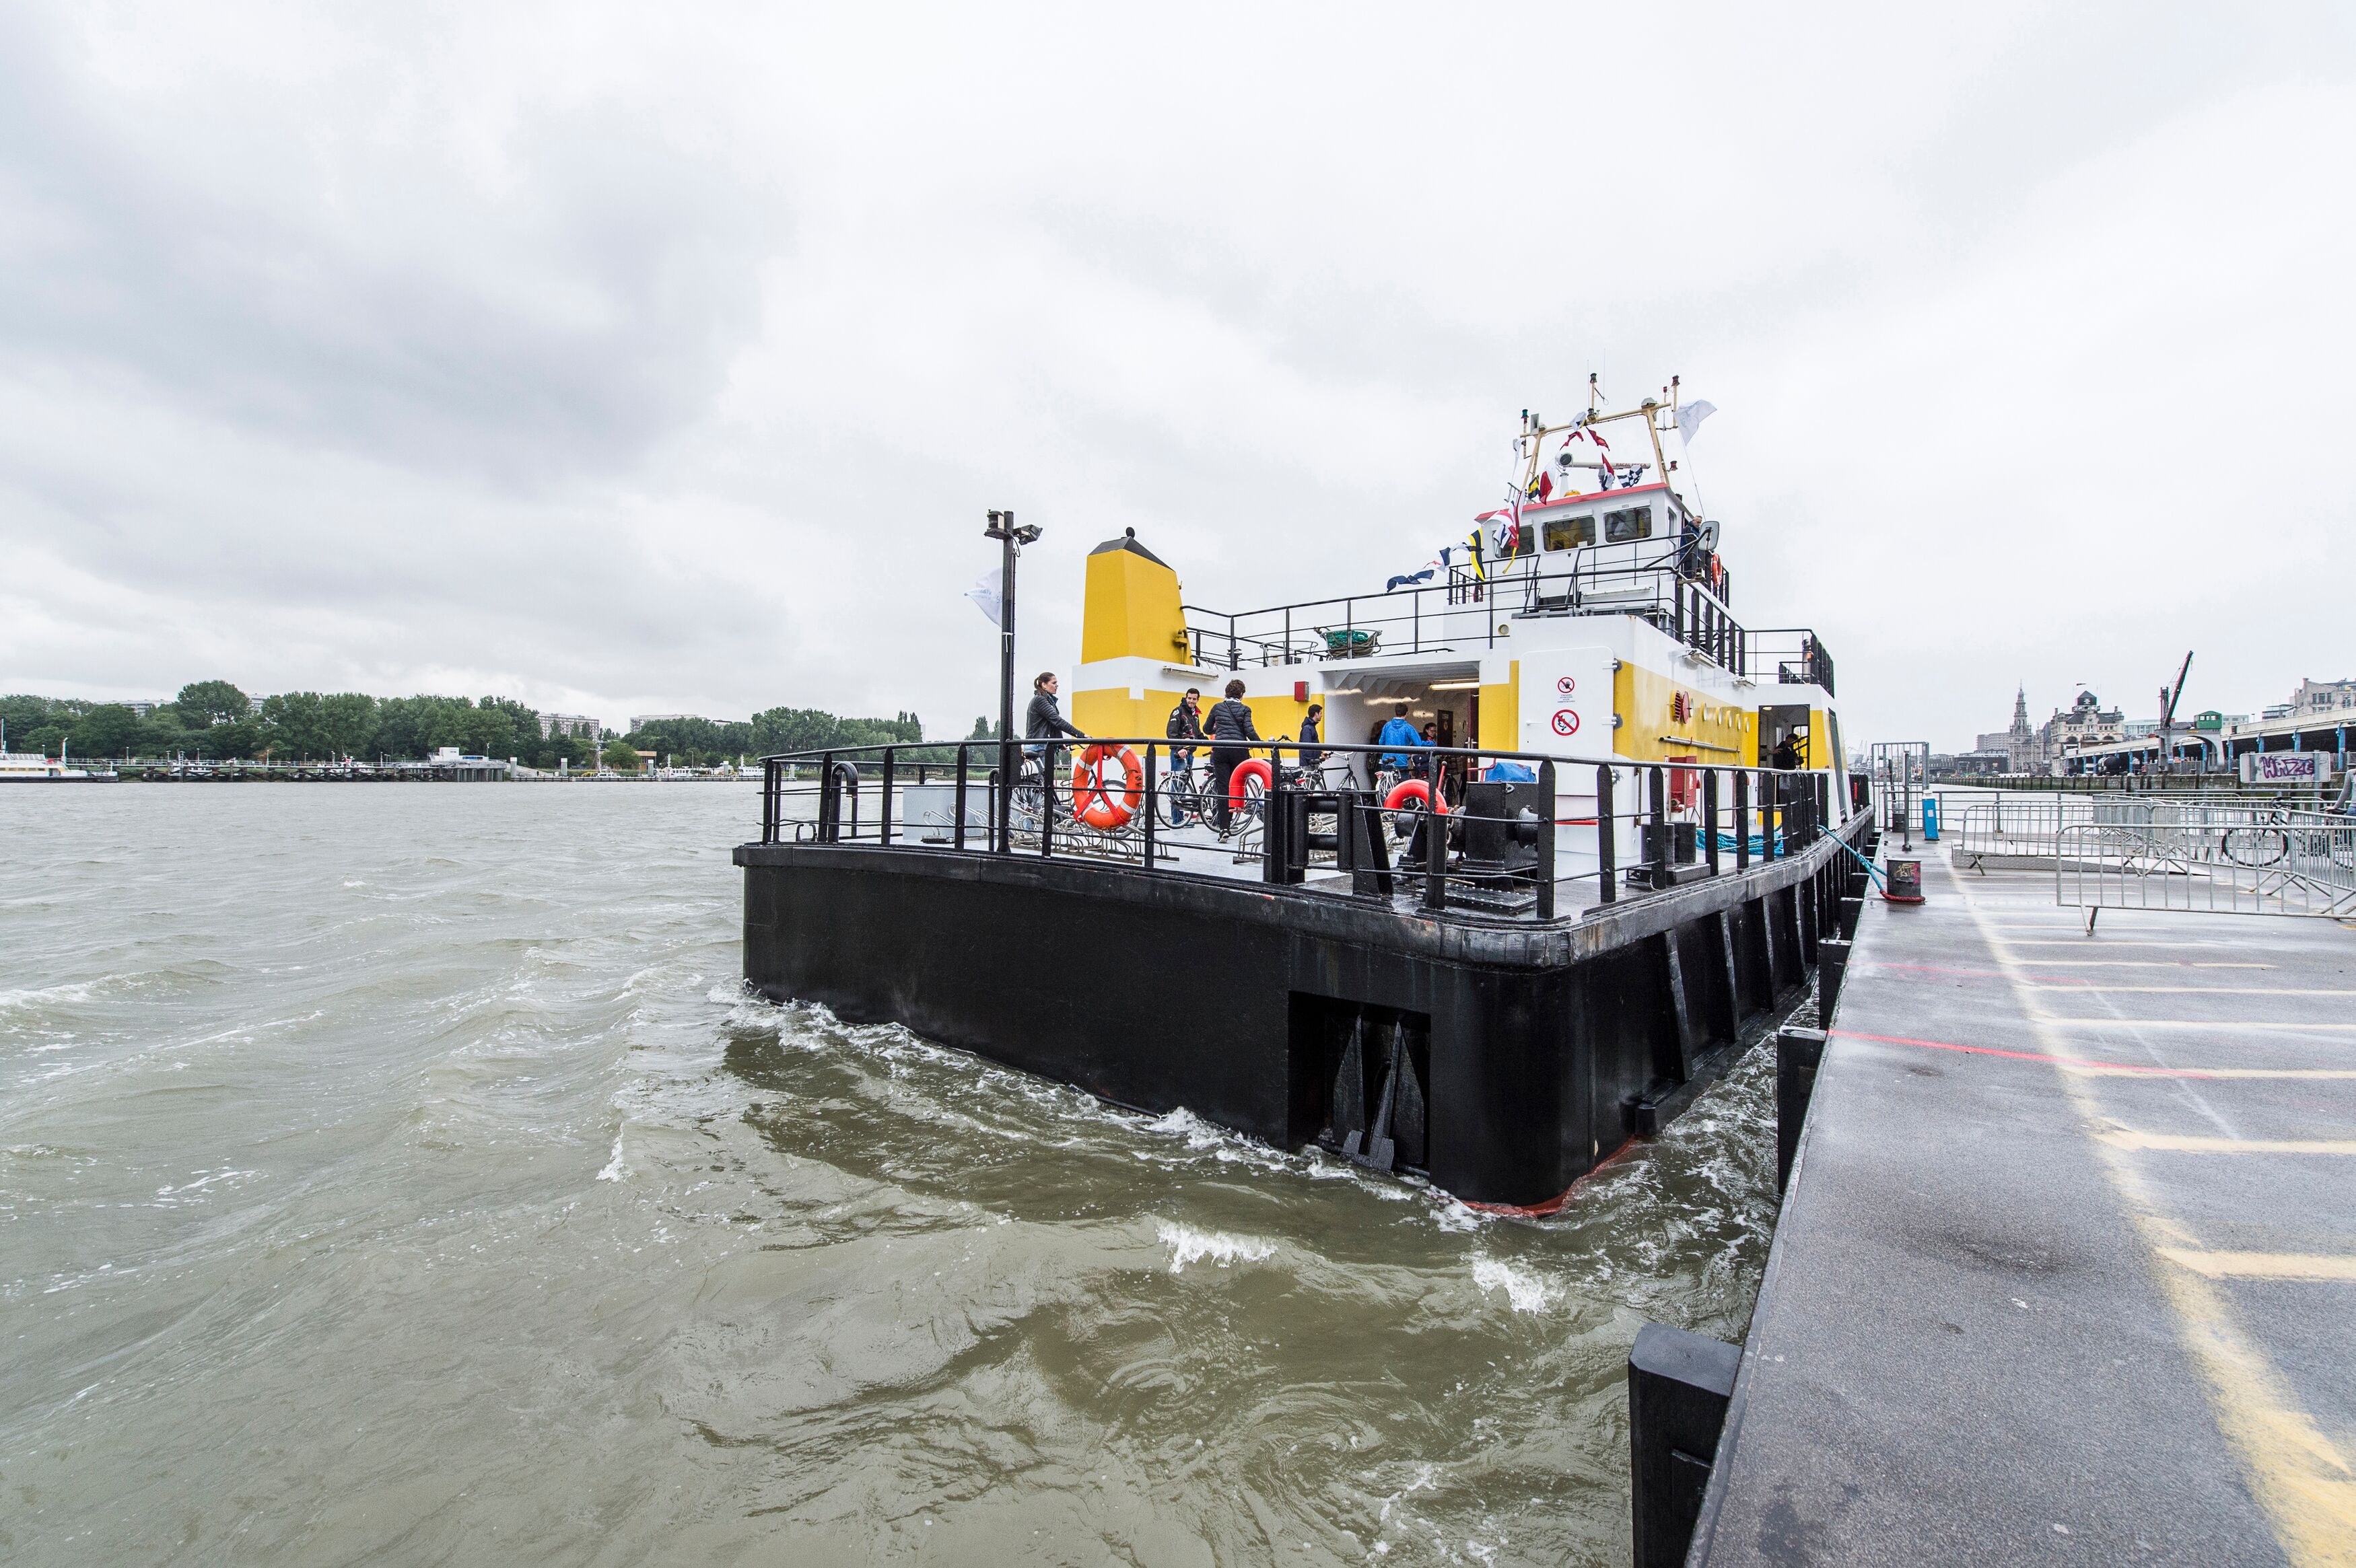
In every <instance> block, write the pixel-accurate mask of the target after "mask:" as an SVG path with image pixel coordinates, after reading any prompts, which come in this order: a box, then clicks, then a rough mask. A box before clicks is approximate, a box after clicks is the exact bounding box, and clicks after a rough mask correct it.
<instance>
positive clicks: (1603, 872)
mask: <svg viewBox="0 0 2356 1568" xmlns="http://www.w3.org/2000/svg"><path fill="white" fill-rule="evenodd" d="M1618 849H1619V846H1618V845H1617V844H1615V843H1614V842H1613V841H1612V770H1611V769H1610V768H1609V767H1599V768H1597V769H1596V770H1595V884H1596V899H1597V901H1599V902H1601V903H1610V902H1611V901H1612V900H1614V899H1616V898H1618V897H1619V896H1620V890H1619V887H1618V886H1617V884H1618V882H1619V880H1620V868H1619V866H1618V865H1617V864H1616V863H1615V862H1616V860H1617V858H1618Z"/></svg>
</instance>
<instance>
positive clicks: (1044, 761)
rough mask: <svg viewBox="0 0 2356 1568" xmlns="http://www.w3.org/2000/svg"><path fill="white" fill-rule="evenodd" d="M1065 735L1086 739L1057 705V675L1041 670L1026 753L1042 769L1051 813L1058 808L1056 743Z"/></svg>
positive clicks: (1027, 720) (1026, 721)
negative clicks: (1056, 805)
mask: <svg viewBox="0 0 2356 1568" xmlns="http://www.w3.org/2000/svg"><path fill="white" fill-rule="evenodd" d="M1066 735H1068V736H1070V737H1071V738H1072V739H1073V740H1076V741H1085V740H1087V736H1086V735H1084V734H1082V733H1081V732H1080V731H1079V728H1078V727H1077V726H1076V725H1074V724H1072V723H1071V722H1069V721H1068V720H1066V719H1065V717H1064V710H1063V709H1061V708H1059V707H1057V706H1056V704H1055V671H1054V670H1042V671H1040V673H1039V678H1038V679H1036V680H1034V681H1033V682H1032V683H1031V707H1030V709H1029V711H1028V712H1026V713H1024V714H1023V740H1024V741H1028V742H1030V743H1029V744H1028V745H1026V746H1024V747H1023V751H1024V752H1028V753H1029V754H1030V756H1031V759H1032V760H1033V762H1035V763H1037V764H1038V766H1039V784H1040V787H1041V788H1042V789H1043V790H1044V791H1045V794H1046V800H1045V803H1044V804H1045V805H1046V808H1047V809H1048V810H1049V811H1053V810H1055V741H1056V740H1057V738H1058V737H1060V736H1066Z"/></svg>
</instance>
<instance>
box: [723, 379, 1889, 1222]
mask: <svg viewBox="0 0 2356 1568" xmlns="http://www.w3.org/2000/svg"><path fill="white" fill-rule="evenodd" d="M1697 408H1702V409H1706V405H1689V406H1688V407H1687V408H1684V409H1680V408H1679V407H1678V406H1677V405H1676V401H1675V399H1674V395H1673V394H1672V395H1671V396H1669V397H1667V398H1665V399H1663V400H1645V401H1644V402H1642V403H1640V404H1639V405H1637V406H1636V407H1634V408H1633V409H1627V410H1623V411H1616V412H1612V411H1604V410H1603V409H1601V407H1599V406H1598V405H1597V403H1596V402H1595V400H1593V398H1592V397H1591V396H1590V406H1589V407H1588V408H1587V410H1585V411H1583V412H1581V413H1580V415H1579V416H1577V417H1576V418H1574V419H1572V420H1569V421H1564V422H1560V423H1556V424H1548V423H1547V422H1546V421H1544V420H1542V419H1540V418H1538V417H1537V416H1536V415H1533V414H1529V413H1525V414H1524V415H1523V419H1522V426H1521V430H1520V432H1519V433H1518V435H1517V437H1516V440H1515V464H1516V465H1515V473H1514V475H1513V476H1512V479H1511V481H1510V488H1509V490H1508V493H1507V495H1506V497H1505V501H1504V502H1503V504H1502V505H1499V506H1496V507H1491V508H1489V509H1487V510H1485V511H1483V512H1480V513H1479V514H1477V515H1476V516H1475V517H1473V518H1472V522H1471V526H1470V530H1469V532H1468V533H1466V534H1465V535H1463V536H1462V537H1461V539H1453V540H1451V543H1450V544H1448V545H1447V546H1445V547H1443V548H1442V549H1440V550H1439V551H1437V552H1435V554H1434V556H1433V558H1432V559H1431V560H1429V561H1428V562H1426V563H1424V564H1423V565H1422V566H1420V567H1419V568H1418V569H1416V570H1414V571H1408V572H1405V573H1399V574H1395V575H1390V576H1389V577H1388V578H1387V582H1386V586H1385V587H1384V588H1383V589H1382V590H1381V591H1379V592H1372V591H1370V592H1359V593H1354V594H1348V595H1344V596H1341V597H1332V598H1320V599H1309V600H1297V601H1293V602H1290V603H1280V604H1276V605H1273V606H1270V607H1268V608H1265V609H1258V610H1253V611H1248V612H1233V613H1230V612H1226V611H1215V610H1209V609H1205V608H1204V607H1202V606H1199V605H1194V604H1189V603H1186V602H1185V600H1184V596H1183V592H1182V591H1181V589H1180V586H1179V580H1178V576H1177V573H1176V571H1174V570H1173V568H1172V567H1171V566H1170V565H1169V564H1168V563H1167V562H1165V561H1163V560H1162V559H1161V558H1160V557H1159V556H1157V555H1155V554H1154V553H1153V551H1152V550H1151V549H1150V548H1149V547H1148V546H1147V545H1145V544H1144V543H1143V542H1141V540H1140V539H1138V538H1137V537H1136V535H1135V533H1134V532H1133V531H1132V532H1130V533H1128V534H1125V535H1124V536H1123V537H1121V538H1119V539H1110V540H1108V541H1106V542H1105V543H1103V544H1101V545H1099V546H1098V547H1097V549H1095V550H1093V551H1092V552H1091V553H1090V554H1089V556H1088V558H1087V568H1086V581H1085V582H1084V584H1083V595H1084V599H1083V610H1084V613H1083V617H1082V634H1081V645H1080V648H1079V650H1078V654H1079V658H1078V661H1077V664H1076V667H1075V668H1074V673H1073V679H1072V683H1071V684H1072V688H1073V699H1072V719H1073V720H1074V722H1075V723H1076V725H1077V726H1078V728H1079V729H1081V730H1083V731H1086V732H1087V739H1086V741H1083V742H1081V743H1078V744H1066V743H1064V742H1061V741H1057V742H1055V743H1051V744H1025V743H1023V742H1018V741H968V742H962V743H956V744H953V745H951V746H937V747H933V748H923V747H912V746H898V747H868V748H857V749H849V750H839V751H833V752H809V753H801V754H796V755H791V756H779V757H773V758H767V759H765V760H764V767H765V770H766V771H765V784H764V805H763V818H762V832H761V838H760V840H759V841H758V842H755V843H748V844H744V845H742V846H740V847H739V848H738V849H737V851H736V860H737V863H738V864H739V865H741V866H743V867H744V869H745V908H744V965H745V976H746V979H747V980H748V981H749V982H750V983H751V984H752V985H753V986H755V987H756V988H758V989H760V990H761V991H763V992H764V993H766V994H767V995H770V996H772V997H778V998H803V999H808V1000H812V1001H817V1002H821V1003H823V1004H825V1005H826V1006H828V1007H830V1008H833V1009H834V1010H835V1011H836V1012H837V1013H838V1014H840V1015H841V1016H843V1017H846V1018H849V1019H854V1020H860V1021H880V1020H892V1021H897V1022H901V1023H904V1024H906V1025H907V1026H908V1027H910V1028H912V1029H916V1030H918V1031H920V1032H922V1033H924V1034H926V1035H927V1036H930V1037H932V1038H935V1039H937V1040H942V1041H944V1042H946V1043H949V1044H952V1045H957V1046H961V1047H964V1048H966V1049H969V1050H972V1051H976V1052H978V1053H980V1054H981V1055H984V1056H987V1057H990V1058H991V1059H993V1060H996V1061H1003V1062H1007V1063H1010V1064H1012V1065H1014V1066H1018V1067H1022V1068H1024V1069H1027V1070H1029V1071H1032V1072H1038V1073H1041V1074H1043V1075H1045V1076H1048V1077H1052V1078H1057V1079H1061V1080H1064V1081H1066V1082H1068V1083H1076V1084H1077V1085H1079V1086H1081V1087H1083V1088H1086V1089H1088V1090H1090V1091H1091V1092H1093V1093H1097V1094H1098V1095H1100V1096H1102V1097H1104V1098H1105V1099H1108V1100H1110V1101H1113V1102H1115V1103H1118V1104H1124V1105H1128V1106H1131V1107H1134V1108H1137V1109H1140V1110H1142V1111H1147V1112H1151V1113H1155V1114H1160V1113H1164V1112H1168V1111H1172V1110H1175V1109H1178V1108H1180V1107H1182V1106H1183V1107H1184V1108H1186V1109H1189V1110H1191V1111H1193V1112H1194V1114H1196V1115H1201V1116H1203V1117H1205V1119H1207V1120H1210V1121H1214V1122H1216V1123H1219V1124H1221V1125H1226V1126H1229V1127H1232V1128H1236V1129H1237V1130H1239V1131H1242V1132H1245V1133H1248V1134H1250V1135H1252V1136H1258V1137H1261V1138H1264V1139H1266V1140H1267V1141H1269V1142H1270V1143H1272V1144H1276V1145H1279V1146H1281V1147H1301V1146H1305V1145H1316V1146H1321V1147H1326V1148H1329V1149H1331V1150H1333V1152H1334V1153H1336V1154H1338V1155H1340V1156H1342V1157H1346V1158H1349V1159H1352V1160H1355V1161H1358V1162H1360V1163H1365V1164H1368V1165H1372V1166H1374V1167H1376V1168H1382V1169H1388V1170H1401V1171H1407V1172H1411V1173H1415V1174H1419V1175H1421V1176H1424V1177H1427V1178H1428V1179H1430V1180H1431V1181H1432V1182H1434V1183H1435V1184H1436V1185H1438V1186H1440V1187H1442V1188H1444V1189H1447V1190H1449V1191H1451V1192H1453V1193H1455V1194H1456V1195H1458V1196H1459V1197H1462V1198H1464V1199H1466V1200H1472V1201H1480V1202H1487V1203H1493V1204H1499V1205H1506V1206H1531V1205H1543V1204H1545V1203H1547V1202H1550V1201H1552V1200H1556V1199H1558V1197H1559V1195H1560V1194H1562V1193H1563V1192H1564V1191H1565V1189H1568V1188H1569V1185H1570V1184H1571V1183H1572V1182H1573V1181H1575V1180H1576V1179H1578V1178H1579V1177H1580V1176H1581V1175H1583V1174H1584V1173H1585V1172H1586V1171H1588V1170H1589V1169H1591V1168H1593V1167H1594V1166H1595V1165H1596V1164H1598V1163H1599V1162H1601V1160H1603V1159H1605V1158H1608V1157H1610V1155H1611V1153H1612V1151H1613V1150H1615V1149H1616V1148H1618V1147H1621V1146H1622V1145H1623V1144H1624V1143H1625V1142H1626V1141H1627V1140H1628V1139H1629V1138H1631V1137H1636V1136H1647V1135H1649V1134H1651V1133H1652V1132H1654V1131H1655V1130H1656V1129H1657V1128H1658V1127H1659V1125H1661V1124H1662V1123H1664V1122H1665V1121H1666V1120H1667V1119H1668V1118H1669V1117H1671V1116H1673V1115H1676V1113H1677V1112H1678V1111H1679V1110H1681V1109H1682V1108H1683V1107H1684V1106H1685V1105H1686V1104H1689V1103H1690V1101H1691V1100H1692V1098H1693V1097H1694V1095H1695V1094H1696V1093H1698V1092H1699V1090H1700V1089H1701V1088H1702V1087H1703V1086H1705V1085H1706V1084H1707V1083H1709V1082H1711V1081H1712V1080H1713V1079H1714V1078H1715V1077H1716V1076H1717V1075H1718V1074H1719V1072H1722V1071H1723V1070H1724V1068H1725V1067H1726V1066H1727V1065H1728V1064H1729V1063H1730V1061H1733V1060H1734V1058H1735V1057H1736V1056H1737V1055H1739V1054H1740V1051H1741V1050H1742V1049H1744V1048H1745V1047H1747V1046H1748V1045H1749V1044H1750V1043H1751V1042H1752V1041H1753V1040H1756V1039H1757V1038H1758V1037H1759V1035H1760V1034H1761V1033H1762V1032H1763V1031H1764V1030H1765V1029H1767V1028H1768V1027H1770V1026H1771V1025H1772V1022H1773V1021H1774V1020H1776V1019H1780V1018H1781V1017H1782V1016H1783V1014H1784V1013H1785V1012H1786V1011H1788V1009H1789V1007H1790V1006H1791V1005H1792V1003H1793V1002H1794V1000H1795V999H1796V996H1797V987H1800V986H1801V985H1802V984H1803V983H1804V980H1805V979H1806V977H1807V974H1808V971H1809V969H1810V967H1811V966H1812V965H1814V963H1815V950H1816V943H1817V941H1818V940H1819V939H1820V938H1822V937H1825V936H1826V935H1830V934H1833V933H1836V932H1837V929H1838V926H1839V922H1840V916H1841V906H1842V901H1843V899H1844V897H1845V896H1846V893H1847V889H1848V886H1849V880H1850V876H1851V869H1852V867H1853V865H1854V863H1855V862H1854V859H1853V855H1854V851H1853V849H1852V848H1850V844H1851V843H1852V842H1853V841H1856V840H1858V839H1859V838H1861V837H1862V836H1863V834H1864V832H1865V831H1866V828H1867V826H1868V823H1867V818H1866V817H1865V816H1864V815H1863V814H1862V813H1860V812H1858V810H1857V809H1856V808H1855V805H1854V804H1853V801H1852V795H1851V784H1850V781H1849V779H1848V773H1847V761H1846V757H1845V755H1844V752H1843V746H1842V741H1841V734H1840V719H1839V713H1838V709H1837V699H1836V697H1835V694H1834V670H1833V661H1832V658H1831V656H1830V655H1829V653H1828V652H1827V651H1826V648H1825V646H1824V644H1823V642H1822V641H1821V639H1819V638H1818V637H1817V636H1816V635H1815V633H1814V632H1813V631H1812V630H1809V629H1807V628H1802V627H1788V628H1783V629H1776V630H1766V631H1762V630H1756V629H1753V628H1751V627H1749V626H1747V625H1746V624H1743V623H1742V622H1740V621H1739V620H1738V619H1737V618H1736V616H1735V614H1734V613H1733V610H1732V608H1731V599H1732V586H1731V579H1730V572H1729V570H1728V568H1727V566H1726V564H1725V563H1724V561H1723V560H1721V559H1720V556H1719V542H1720V540H1719V535H1720V529H1719V525H1718V523H1717V522H1716V520H1715V519H1709V518H1706V517H1705V516H1704V515H1703V513H1702V511H1701V509H1700V507H1699V506H1698V504H1697V502H1696V501H1695V500H1694V499H1693V498H1692V497H1691V496H1690V495H1689V494H1688V493H1687V490H1686V489H1684V488H1681V487H1680V485H1678V483H1677V482H1676V477H1675V475H1676V464H1671V463H1669V462H1667V461H1666V457H1665V451H1664V448H1663V437H1664V435H1665V434H1667V433H1669V432H1685V433H1690V432H1691V429H1692V427H1693V423H1694V422H1696V421H1697V415H1696V414H1695V412H1694V410H1695V409H1697ZM1680 416H1683V417H1682V418H1681V417H1680ZM1631 427H1633V429H1634V430H1635V431H1637V432H1642V436H1641V437H1640V439H1642V438H1649V439H1648V448H1649V453H1650V461H1649V462H1643V461H1627V460H1623V459H1622V457H1620V456H1619V455H1618V454H1616V453H1613V451H1612V447H1611V444H1610V440H1611V435H1612V433H1614V432H1624V431H1626V430H1627V429H1629V428H1631ZM1358 571H1360V572H1361V573H1364V574H1365V576H1366V577H1369V578H1373V579H1375V580H1376V581H1383V580H1384V574H1383V573H1382V572H1381V571H1378V570H1376V568H1375V566H1374V563H1371V562H1367V563H1362V564H1361V566H1360V567H1359V568H1358ZM1190 687H1191V688H1196V689H1198V690H1199V691H1201V692H1202V694H1203V696H1204V705H1205V708H1206V709H1207V708H1208V707H1209V705H1210V704H1211V703H1212V702H1214V701H1215V700H1217V699H1218V694H1220V693H1222V692H1235V691H1237V688H1240V691H1239V693H1238V694H1237V696H1236V700H1237V701H1238V702H1240V703H1241V704H1242V705H1243V707H1244V708H1245V709H1248V713H1249V715H1250V718H1251V721H1252V730H1253V733H1254V734H1256V735H1257V736H1258V737H1261V739H1260V740H1258V741H1257V742H1256V743H1255V742H1248V741H1242V740H1241V738H1240V737H1238V738H1237V740H1235V741H1231V742H1230V743H1229V744H1228V745H1227V746H1226V747H1224V748H1222V750H1221V752H1220V753H1219V754H1218V756H1217V757H1216V758H1215V759H1212V758H1208V757H1206V756H1205V753H1206V752H1209V751H1210V749H1211V748H1210V744H1209V743H1208V742H1205V741H1196V740H1191V739H1182V740H1180V741H1176V742H1175V743H1173V739H1172V736H1171V732H1170V731H1171V728H1172V723H1173V720H1172V710H1173V709H1175V708H1176V707H1177V705H1178V702H1179V699H1180V697H1181V696H1182V695H1183V693H1184V692H1185V691H1186V690H1187V689H1188V688H1190ZM1312 712H1313V713H1316V714H1318V715H1319V716H1320V717H1321V718H1322V719H1323V728H1322V730H1321V731H1319V732H1318V734H1317V737H1316V738H1315V739H1314V740H1313V741H1310V740H1305V739H1304V738H1303V735H1302V731H1301V724H1302V723H1303V721H1304V720H1307V719H1308V718H1310V717H1311V715H1312ZM1228 717H1229V719H1230V720H1232V719H1233V717H1234V716H1233V714H1232V713H1231V714H1229V715H1228ZM1402 720H1403V721H1404V726H1405V728H1404V729H1402V728H1398V727H1397V726H1398V724H1399V722H1400V721H1402ZM1409 732H1412V733H1413V734H1414V735H1415V736H1416V739H1415V740H1414V741H1408V740H1407V739H1406V738H1405V737H1406V735H1407V734H1408V733H1409ZM1213 760H1215V762H1216V763H1217V767H1216V771H1215V772H1214V771H1205V768H1204V764H1205V762H1206V761H1213ZM1067 767H1068V768H1069V769H1070V770H1071V771H1070V773H1069V775H1068V777H1066V773H1065V770H1066V768H1067ZM805 780H807V781H808V782H803V781H805Z"/></svg>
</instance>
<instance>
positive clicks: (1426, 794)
mask: <svg viewBox="0 0 2356 1568" xmlns="http://www.w3.org/2000/svg"><path fill="white" fill-rule="evenodd" d="M1410 800H1419V801H1421V802H1422V803H1423V807H1424V809H1425V810H1427V811H1436V812H1438V813H1440V816H1447V815H1448V802H1447V801H1446V800H1444V799H1440V798H1438V797H1436V796H1434V795H1432V793H1431V785H1430V784H1428V783H1426V782H1425V781H1424V780H1422V779H1401V780H1400V781H1399V782H1398V783H1397V784H1393V785H1391V793H1390V794H1388V795H1385V796H1383V809H1384V810H1385V811H1397V810H1398V809H1399V807H1400V806H1401V805H1404V804H1405V803H1407V802H1408V801H1410Z"/></svg>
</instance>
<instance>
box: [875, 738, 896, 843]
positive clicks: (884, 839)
mask: <svg viewBox="0 0 2356 1568" xmlns="http://www.w3.org/2000/svg"><path fill="white" fill-rule="evenodd" d="M895 750H896V748H894V747H891V746H886V747H884V748H883V815H882V816H878V817H877V818H876V819H875V842H877V843H878V844H889V843H891V842H892V773H893V769H894V763H896V762H897V760H898V759H897V758H896V757H895V756H894V751H895Z"/></svg>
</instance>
